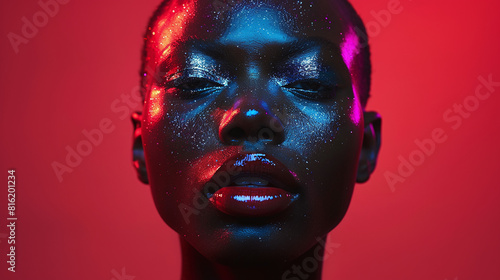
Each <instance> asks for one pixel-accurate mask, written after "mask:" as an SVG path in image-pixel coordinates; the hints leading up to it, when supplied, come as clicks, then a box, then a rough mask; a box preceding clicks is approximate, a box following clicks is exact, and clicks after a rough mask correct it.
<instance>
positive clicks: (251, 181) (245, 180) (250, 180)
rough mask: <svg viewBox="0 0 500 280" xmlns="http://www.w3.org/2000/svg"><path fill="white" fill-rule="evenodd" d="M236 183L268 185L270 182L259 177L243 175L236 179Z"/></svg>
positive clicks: (239, 184)
mask: <svg viewBox="0 0 500 280" xmlns="http://www.w3.org/2000/svg"><path fill="white" fill-rule="evenodd" d="M234 183H235V184H236V185H238V186H245V185H256V186H267V185H268V184H269V181H268V180H265V179H262V178H258V177H241V178H238V179H236V180H234Z"/></svg>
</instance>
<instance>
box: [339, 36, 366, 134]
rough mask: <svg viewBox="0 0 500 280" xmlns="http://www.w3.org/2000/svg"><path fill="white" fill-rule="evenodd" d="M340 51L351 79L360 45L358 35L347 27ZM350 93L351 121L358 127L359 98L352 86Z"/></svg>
mask: <svg viewBox="0 0 500 280" xmlns="http://www.w3.org/2000/svg"><path fill="white" fill-rule="evenodd" d="M340 51H341V54H342V58H343V59H344V63H345V65H346V66H347V69H348V70H349V73H350V74H351V79H354V78H353V75H352V66H353V65H352V64H353V60H354V57H355V56H356V55H358V54H359V52H360V44H359V37H358V35H357V34H356V33H355V32H354V30H352V27H349V30H348V31H347V32H346V34H345V36H344V39H343V42H342V44H340ZM352 91H353V93H354V100H353V102H352V104H353V105H352V106H353V107H352V108H351V114H350V117H351V120H352V122H353V123H355V124H356V125H358V124H359V123H360V121H361V115H362V110H361V105H360V103H359V102H357V101H358V100H359V96H358V93H357V91H356V87H355V86H354V83H353V86H352Z"/></svg>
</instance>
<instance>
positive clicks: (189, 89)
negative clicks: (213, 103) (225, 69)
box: [165, 77, 224, 99]
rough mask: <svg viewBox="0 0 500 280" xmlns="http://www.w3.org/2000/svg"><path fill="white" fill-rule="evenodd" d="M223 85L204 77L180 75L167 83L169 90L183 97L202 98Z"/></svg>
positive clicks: (167, 89) (166, 87)
mask: <svg viewBox="0 0 500 280" xmlns="http://www.w3.org/2000/svg"><path fill="white" fill-rule="evenodd" d="M222 87H224V85H222V84H220V83H218V82H215V81H214V80H212V79H209V78H204V77H180V78H177V79H174V80H171V81H169V82H167V83H166V84H165V89H166V91H167V92H170V93H171V94H173V95H174V96H176V97H179V98H181V99H195V98H201V97H204V96H206V95H208V94H209V93H210V92H212V90H215V89H219V88H222Z"/></svg>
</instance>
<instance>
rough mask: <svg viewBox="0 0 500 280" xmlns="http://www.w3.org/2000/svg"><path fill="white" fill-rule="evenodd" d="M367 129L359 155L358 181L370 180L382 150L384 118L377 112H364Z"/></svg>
mask: <svg viewBox="0 0 500 280" xmlns="http://www.w3.org/2000/svg"><path fill="white" fill-rule="evenodd" d="M363 115H364V120H365V131H364V133H363V146H362V148H361V153H360V155H359V163H358V174H357V177H356V182H358V183H364V182H366V181H368V179H369V178H370V175H371V174H372V172H373V170H375V166H376V165H377V157H378V152H379V150H380V144H381V140H380V130H381V125H382V119H381V117H380V115H379V114H378V113H377V112H364V113H363Z"/></svg>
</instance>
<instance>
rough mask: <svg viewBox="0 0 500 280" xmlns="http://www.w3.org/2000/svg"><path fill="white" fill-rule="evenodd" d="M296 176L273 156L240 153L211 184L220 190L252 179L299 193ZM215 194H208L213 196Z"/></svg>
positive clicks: (222, 169) (231, 158) (222, 166)
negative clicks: (238, 180)
mask: <svg viewBox="0 0 500 280" xmlns="http://www.w3.org/2000/svg"><path fill="white" fill-rule="evenodd" d="M296 176H297V175H296V174H295V173H294V172H293V171H291V170H289V169H288V168H287V167H286V166H285V165H284V164H283V163H281V162H280V161H279V160H277V159H276V158H274V157H273V156H271V155H268V154H264V153H239V154H236V155H235V156H232V157H230V158H229V159H227V160H226V161H225V162H224V163H223V164H222V165H221V166H220V167H219V168H218V169H217V171H216V172H215V173H214V175H213V176H212V178H211V179H210V180H209V182H212V183H215V184H216V185H217V186H218V189H220V188H223V187H228V186H235V185H236V184H235V180H237V179H240V178H243V177H250V178H261V179H264V180H267V181H268V182H269V184H268V187H275V188H280V189H283V190H285V191H287V192H290V193H297V192H298V189H299V182H298V181H297V178H296ZM257 187H259V186H257ZM212 194H213V193H206V195H207V196H211V195H212Z"/></svg>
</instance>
